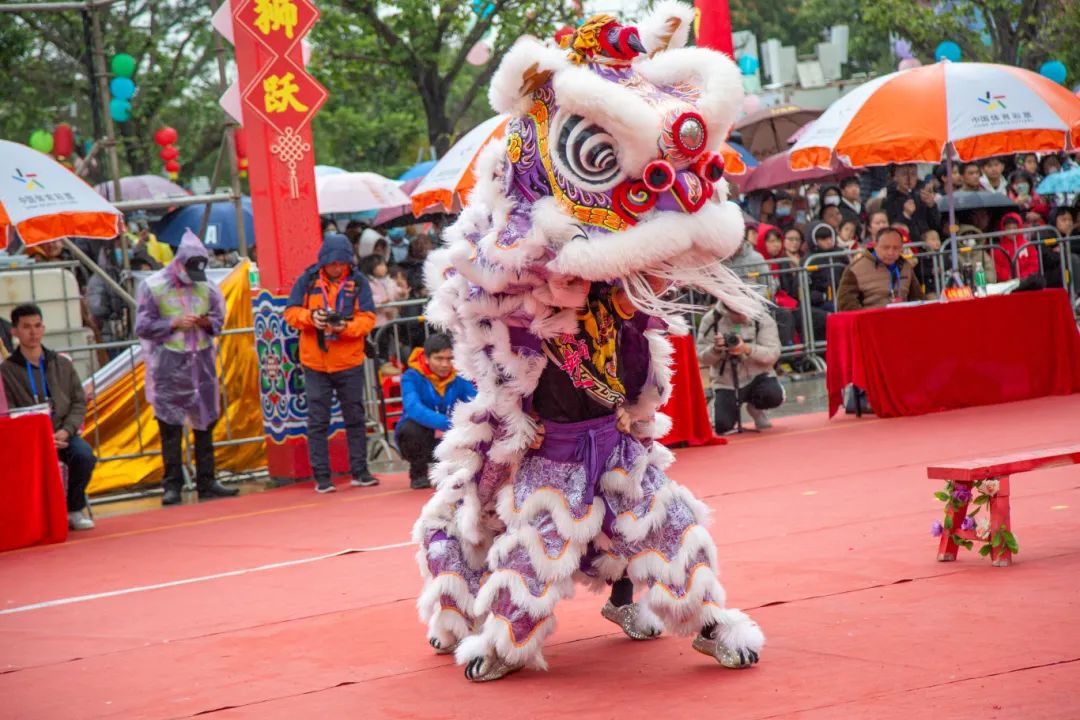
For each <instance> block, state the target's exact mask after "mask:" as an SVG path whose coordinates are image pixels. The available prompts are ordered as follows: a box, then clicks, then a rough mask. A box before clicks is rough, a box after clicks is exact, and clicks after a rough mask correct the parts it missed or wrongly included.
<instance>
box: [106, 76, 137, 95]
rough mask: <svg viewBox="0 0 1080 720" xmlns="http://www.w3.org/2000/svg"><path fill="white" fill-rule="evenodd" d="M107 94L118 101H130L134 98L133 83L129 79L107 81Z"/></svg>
mask: <svg viewBox="0 0 1080 720" xmlns="http://www.w3.org/2000/svg"><path fill="white" fill-rule="evenodd" d="M109 92H110V93H112V96H113V97H114V98H117V99H118V100H130V99H131V98H133V97H134V96H135V83H134V82H133V81H132V80H131V78H126V77H118V78H113V79H112V80H110V81H109Z"/></svg>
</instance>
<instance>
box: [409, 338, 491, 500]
mask: <svg viewBox="0 0 1080 720" xmlns="http://www.w3.org/2000/svg"><path fill="white" fill-rule="evenodd" d="M475 395H476V388H475V387H474V386H473V384H472V383H471V382H469V381H468V380H466V379H464V378H460V377H457V372H456V371H455V370H454V349H453V344H452V343H451V341H450V338H449V337H447V336H446V335H432V336H431V337H429V338H428V339H427V340H426V341H425V342H424V347H423V348H416V349H415V350H413V353H412V355H411V356H410V357H409V369H408V370H406V371H405V374H403V375H402V376H401V400H402V405H403V407H404V412H403V413H402V417H401V420H400V421H399V422H398V424H397V427H396V428H394V437H395V438H396V439H397V444H398V449H399V450H400V451H401V456H402V457H403V458H405V460H406V461H408V463H409V485H410V486H411V487H412V488H413V489H414V490H422V489H424V488H429V487H431V482H430V481H429V480H428V467H429V466H430V465H431V463H432V460H433V454H434V452H435V446H436V445H438V443H439V438H440V437H441V436H442V433H444V432H446V431H447V430H449V429H450V413H451V412H452V411H453V409H454V405H456V404H457V403H458V402H464V401H468V400H471V399H472V398H473V397H474V396H475Z"/></svg>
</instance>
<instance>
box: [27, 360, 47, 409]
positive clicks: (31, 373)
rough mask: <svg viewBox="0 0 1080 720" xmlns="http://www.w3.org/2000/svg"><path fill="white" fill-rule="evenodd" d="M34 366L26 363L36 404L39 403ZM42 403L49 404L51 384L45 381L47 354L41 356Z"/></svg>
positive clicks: (28, 362)
mask: <svg viewBox="0 0 1080 720" xmlns="http://www.w3.org/2000/svg"><path fill="white" fill-rule="evenodd" d="M33 368H34V366H33V365H31V364H30V361H29V360H27V361H26V374H27V376H28V377H29V378H30V394H31V395H33V396H34V402H37V401H38V391H37V383H35V382H34V369H33ZM39 369H40V370H41V402H46V403H47V402H49V383H48V381H47V380H46V379H45V353H42V354H41V366H40V367H39Z"/></svg>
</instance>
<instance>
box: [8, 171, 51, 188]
mask: <svg viewBox="0 0 1080 720" xmlns="http://www.w3.org/2000/svg"><path fill="white" fill-rule="evenodd" d="M11 179H12V180H14V181H15V182H17V183H21V184H22V185H25V186H26V189H27V190H44V189H45V186H44V185H42V184H41V181H40V180H38V179H37V173H26V174H23V171H22V170H20V169H19V168H15V174H14V175H12V176H11Z"/></svg>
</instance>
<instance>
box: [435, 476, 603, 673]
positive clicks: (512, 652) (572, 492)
mask: <svg viewBox="0 0 1080 720" xmlns="http://www.w3.org/2000/svg"><path fill="white" fill-rule="evenodd" d="M585 485H586V468H585V467H584V466H583V464H581V463H572V462H570V463H568V462H556V461H553V460H548V459H546V458H544V457H541V456H540V455H539V454H533V455H530V456H527V457H526V458H525V460H524V461H523V462H522V464H521V466H520V468H519V469H518V474H517V477H516V478H515V481H514V484H513V486H510V487H504V488H503V489H502V490H501V491H500V493H499V500H498V513H499V517H500V518H501V519H502V521H503V522H504V523H505V524H506V532H505V533H503V534H502V535H501V536H500V537H499V538H498V539H497V540H496V541H495V542H494V543H493V544H492V548H491V552H490V553H489V555H488V564H489V566H490V567H491V569H492V573H491V575H490V576H489V577H488V578H487V580H486V581H485V582H484V585H483V587H482V588H481V590H480V594H479V595H478V596H477V603H476V610H477V615H485V614H486V616H487V617H486V619H485V621H484V625H483V628H482V630H481V631H480V632H479V634H477V635H475V636H473V637H470V638H467V639H465V640H464V641H462V643H461V645H460V646H459V648H458V650H457V653H456V655H457V658H458V662H460V663H462V664H465V665H466V669H465V676H466V677H467V678H469V679H470V680H473V681H477V682H482V681H486V680H495V679H498V678H500V677H502V676H504V675H506V674H508V673H510V672H513V671H515V670H518V669H521V668H522V667H526V666H528V667H534V668H538V669H546V667H547V665H546V663H545V662H544V658H543V655H542V653H541V648H542V646H543V643H544V639H545V638H546V637H547V636H548V635H550V634H551V632H552V631H553V630H554V629H555V619H554V617H552V612H553V610H554V607H555V605H556V603H557V602H558V601H559V600H561V599H562V598H564V597H569V596H570V595H572V594H573V580H572V576H573V575H574V573H575V571H577V570H578V568H579V566H580V564H581V557H582V554H583V553H584V551H585V549H586V547H587V546H588V544H589V541H590V540H591V539H592V538H593V537H594V536H595V535H596V534H597V533H598V532H599V531H600V526H601V523H602V522H603V519H604V504H603V501H602V500H601V499H600V498H599V497H597V498H595V499H593V500H592V502H591V503H590V502H588V501H587V500H586V499H585V497H584V493H583V488H584V487H585Z"/></svg>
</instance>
